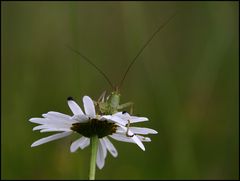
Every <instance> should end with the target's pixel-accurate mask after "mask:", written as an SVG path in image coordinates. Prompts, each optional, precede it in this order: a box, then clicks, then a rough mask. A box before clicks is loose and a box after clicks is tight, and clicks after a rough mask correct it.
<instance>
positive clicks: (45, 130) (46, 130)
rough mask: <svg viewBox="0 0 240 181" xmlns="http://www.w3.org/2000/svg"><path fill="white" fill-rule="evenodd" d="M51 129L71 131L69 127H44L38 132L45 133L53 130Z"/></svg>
mask: <svg viewBox="0 0 240 181" xmlns="http://www.w3.org/2000/svg"><path fill="white" fill-rule="evenodd" d="M53 131H71V129H68V128H46V129H42V130H41V131H40V132H41V133H45V132H53Z"/></svg>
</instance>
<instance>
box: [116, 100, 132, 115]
mask: <svg viewBox="0 0 240 181" xmlns="http://www.w3.org/2000/svg"><path fill="white" fill-rule="evenodd" d="M133 104H134V103H133V102H127V103H124V104H121V105H119V106H118V107H117V109H124V108H127V107H130V114H133Z"/></svg>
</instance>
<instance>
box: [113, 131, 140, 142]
mask: <svg viewBox="0 0 240 181" xmlns="http://www.w3.org/2000/svg"><path fill="white" fill-rule="evenodd" d="M109 136H110V137H111V138H113V139H115V140H117V141H123V142H128V143H135V142H134V141H133V140H132V139H131V138H130V137H126V136H125V135H121V134H116V133H114V134H112V135H109Z"/></svg>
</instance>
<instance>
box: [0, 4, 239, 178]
mask: <svg viewBox="0 0 240 181" xmlns="http://www.w3.org/2000/svg"><path fill="white" fill-rule="evenodd" d="M1 5H2V6H1V10H2V11H1V12H2V14H1V15H2V19H1V20H2V24H1V25H2V32H1V33H2V34H1V35H2V36H1V37H2V41H1V43H2V61H1V65H2V67H1V85H2V89H1V98H2V99H1V104H2V109H1V111H2V114H1V146H2V147H1V157H2V159H1V166H2V167H1V172H2V175H1V178H2V179H88V170H89V159H90V148H89V147H88V148H86V149H84V150H78V151H77V152H76V153H70V150H69V148H70V144H71V141H73V140H75V139H76V138H77V137H78V135H72V136H70V137H67V138H64V139H61V140H58V141H54V142H51V143H48V144H44V145H41V146H39V147H35V148H31V147H30V145H31V144H32V143H33V142H34V141H35V140H37V139H40V138H42V137H45V136H47V135H48V134H47V133H39V132H33V131H32V128H33V127H34V126H35V125H36V124H32V123H30V122H28V119H29V118H31V117H40V116H41V114H43V113H46V112H48V111H58V112H62V113H66V114H71V111H70V110H69V108H68V106H67V103H66V98H67V97H68V96H72V97H74V98H75V99H76V101H77V102H78V103H79V104H80V105H81V106H82V97H83V96H84V95H89V96H90V97H92V98H93V99H97V98H98V97H99V96H100V94H101V93H102V92H103V91H104V90H108V91H111V88H110V87H109V85H108V84H107V82H106V81H105V80H104V78H103V77H102V76H101V75H100V74H99V73H98V72H97V71H96V70H95V69H94V68H92V67H91V66H90V65H89V64H87V63H86V62H85V61H83V60H82V59H81V57H80V56H78V55H76V54H75V53H74V52H72V51H70V50H69V49H68V48H66V46H65V45H66V44H68V45H70V46H72V47H74V48H75V49H77V50H79V51H81V52H82V53H84V54H85V55H86V56H88V57H89V58H91V59H92V60H93V62H94V63H95V64H96V65H97V66H99V67H100V68H101V69H103V70H104V72H105V73H106V74H107V75H108V76H109V77H110V79H111V80H112V81H113V82H114V83H115V84H118V83H119V81H120V78H121V76H122V75H123V73H124V71H125V70H126V68H127V66H128V64H129V63H130V61H131V60H132V59H133V57H134V56H135V55H136V54H137V52H138V51H139V49H140V48H141V47H142V45H143V44H144V42H145V41H147V39H148V38H149V37H150V36H151V34H152V33H153V32H154V31H155V30H156V28H157V27H158V26H159V25H160V24H162V23H163V22H164V21H165V20H166V19H167V18H169V17H170V16H171V15H172V14H173V13H174V12H175V11H176V10H177V11H178V14H177V16H176V17H175V18H174V19H173V20H172V21H171V22H170V23H169V24H168V25H167V26H166V27H165V28H164V29H163V30H162V31H161V32H160V33H159V34H158V35H157V36H156V37H155V39H154V40H153V41H152V42H151V44H150V45H149V46H148V47H147V48H146V49H145V51H144V52H143V54H142V55H141V56H140V57H139V59H138V60H137V62H136V64H135V65H134V67H133V68H132V69H131V71H130V72H129V74H128V75H127V78H126V80H125V82H124V85H123V87H122V89H121V94H122V103H124V102H127V101H133V102H134V103H135V105H134V113H135V114H137V115H141V116H146V117H148V118H149V119H150V121H149V122H146V123H144V124H143V123H141V124H139V126H145V127H150V128H154V129H156V130H157V131H158V132H159V134H157V135H151V136H150V137H151V138H152V142H151V143H145V147H146V151H145V152H143V151H142V150H141V149H139V148H138V146H136V145H134V144H130V143H123V142H117V141H115V140H112V143H113V144H114V145H115V147H116V148H117V150H118V152H119V156H118V157H117V158H113V157H112V156H111V155H110V154H108V156H107V159H106V163H105V167H104V168H103V170H98V169H97V173H96V178H97V179H237V178H238V175H239V155H238V152H239V122H238V119H239V111H238V108H239V101H238V99H239V95H238V93H239V83H238V81H239V79H238V75H239V69H238V66H239V62H238V59H239V51H238V49H239V46H238V45H239V41H238V39H239V34H238V31H239V29H238V27H239V24H238V23H239V19H238V16H239V7H238V5H239V4H238V2H1Z"/></svg>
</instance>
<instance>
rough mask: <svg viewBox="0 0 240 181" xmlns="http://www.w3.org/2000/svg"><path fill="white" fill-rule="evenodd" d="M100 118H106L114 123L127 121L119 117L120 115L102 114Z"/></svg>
mask: <svg viewBox="0 0 240 181" xmlns="http://www.w3.org/2000/svg"><path fill="white" fill-rule="evenodd" d="M102 118H104V119H107V120H109V121H112V122H115V123H119V124H121V125H124V126H125V125H126V124H127V123H128V122H127V121H126V120H123V119H121V118H120V117H117V116H111V115H106V116H102Z"/></svg>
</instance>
